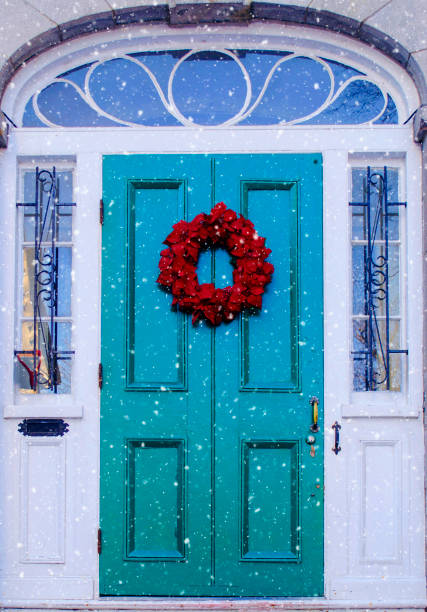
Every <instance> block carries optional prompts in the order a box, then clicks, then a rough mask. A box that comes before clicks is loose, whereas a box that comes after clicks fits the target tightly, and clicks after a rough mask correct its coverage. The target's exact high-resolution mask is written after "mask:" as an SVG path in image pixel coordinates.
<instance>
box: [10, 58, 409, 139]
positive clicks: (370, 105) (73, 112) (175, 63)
mask: <svg viewBox="0 0 427 612" xmlns="http://www.w3.org/2000/svg"><path fill="white" fill-rule="evenodd" d="M373 123H374V124H396V123H398V113H397V108H396V104H395V102H394V100H393V98H392V96H391V94H390V92H389V91H387V90H386V89H384V87H383V85H382V84H381V83H380V82H379V81H377V80H376V79H375V77H374V76H372V75H369V76H368V75H367V74H365V73H363V72H361V71H360V70H357V69H355V68H353V67H351V66H348V65H346V64H342V63H340V62H337V61H334V60H330V59H326V58H323V57H320V56H317V55H313V54H301V53H296V52H292V51H285V50H275V49H271V50H268V49H262V50H261V49H230V48H225V47H215V48H200V47H199V48H193V49H174V50H163V51H150V52H148V51H146V52H134V53H123V54H118V53H117V50H116V49H114V50H113V51H112V52H111V53H108V52H105V51H104V53H103V57H102V59H99V60H97V61H92V62H90V63H87V64H84V65H80V66H75V67H74V68H72V69H71V70H68V71H67V72H64V73H62V74H58V75H57V76H56V77H55V78H54V79H52V80H51V81H50V82H49V83H48V84H47V85H45V87H43V88H41V89H38V90H37V91H36V92H35V93H34V94H33V95H32V96H31V98H30V99H29V100H28V103H27V105H26V108H25V112H24V116H23V119H22V125H23V126H25V127H51V128H56V127H102V126H104V127H114V126H116V127H119V126H121V127H125V126H126V127H131V128H132V127H143V126H146V127H153V126H156V127H159V126H179V125H181V126H191V127H195V126H199V127H202V126H218V127H231V126H235V125H241V126H251V125H265V126H284V125H297V124H312V125H313V124H315V125H322V124H323V125H336V124H341V125H363V124H373Z"/></svg>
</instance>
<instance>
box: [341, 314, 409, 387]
mask: <svg viewBox="0 0 427 612" xmlns="http://www.w3.org/2000/svg"><path fill="white" fill-rule="evenodd" d="M388 334H389V337H388V340H389V346H390V349H391V350H393V349H396V350H399V348H400V321H395V320H391V321H389V326H388ZM370 354H372V358H370ZM387 359H388V360H389V376H388V378H389V381H390V385H389V387H388V386H387V374H386V364H387ZM401 379H402V356H401V355H400V354H393V353H389V354H388V355H387V323H386V321H385V320H384V319H382V320H377V321H375V320H374V321H373V322H372V335H371V334H370V332H369V322H368V320H367V319H356V320H354V321H353V389H354V390H355V391H375V390H382V391H385V390H387V389H389V390H390V391H400V390H401Z"/></svg>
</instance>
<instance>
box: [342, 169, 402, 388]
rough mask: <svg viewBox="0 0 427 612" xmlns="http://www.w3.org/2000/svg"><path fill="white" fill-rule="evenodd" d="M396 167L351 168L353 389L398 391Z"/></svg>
mask: <svg viewBox="0 0 427 612" xmlns="http://www.w3.org/2000/svg"><path fill="white" fill-rule="evenodd" d="M398 193H399V170H398V168H387V167H383V168H371V167H369V166H368V167H367V168H353V169H352V201H351V202H350V207H351V212H352V273H353V350H352V358H353V389H354V390H355V391H378V390H384V391H401V390H402V378H403V363H402V356H403V355H407V353H408V351H407V350H406V349H402V348H401V346H400V344H401V332H402V329H401V327H402V325H401V295H400V293H401V291H400V277H401V272H400V268H401V261H400V260H401V234H402V230H401V226H402V215H401V209H402V208H404V207H406V202H400V201H399V196H398Z"/></svg>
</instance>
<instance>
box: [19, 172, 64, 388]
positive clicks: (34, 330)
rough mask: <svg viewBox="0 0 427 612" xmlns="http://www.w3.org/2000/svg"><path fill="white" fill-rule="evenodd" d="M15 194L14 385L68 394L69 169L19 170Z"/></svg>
mask: <svg viewBox="0 0 427 612" xmlns="http://www.w3.org/2000/svg"><path fill="white" fill-rule="evenodd" d="M18 193H19V194H20V198H19V201H18V202H17V205H16V207H17V214H18V227H19V232H20V240H19V254H18V263H19V267H20V278H21V282H20V283H19V289H18V312H19V321H18V325H17V327H18V329H17V345H16V346H17V348H16V350H15V381H16V385H17V388H18V390H19V392H20V393H24V394H25V393H26V394H28V393H45V394H46V393H53V394H64V393H70V392H71V365H72V358H73V354H74V351H73V350H72V318H71V317H72V312H71V289H72V239H73V210H74V206H75V204H74V202H73V173H72V170H71V169H69V168H56V167H49V168H41V167H36V168H34V167H31V168H21V169H20V173H19V186H18Z"/></svg>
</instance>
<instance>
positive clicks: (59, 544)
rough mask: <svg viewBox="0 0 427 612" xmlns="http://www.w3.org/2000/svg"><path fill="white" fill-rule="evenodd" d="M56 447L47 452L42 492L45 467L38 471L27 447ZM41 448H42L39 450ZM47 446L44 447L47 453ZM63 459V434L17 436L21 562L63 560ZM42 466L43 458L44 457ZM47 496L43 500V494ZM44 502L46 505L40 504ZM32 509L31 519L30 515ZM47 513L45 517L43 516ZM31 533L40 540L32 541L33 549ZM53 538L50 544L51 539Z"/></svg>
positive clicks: (64, 448)
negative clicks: (48, 464) (19, 437)
mask: <svg viewBox="0 0 427 612" xmlns="http://www.w3.org/2000/svg"><path fill="white" fill-rule="evenodd" d="M32 448H33V449H43V448H44V449H56V452H55V454H56V457H55V456H54V454H53V453H52V452H51V453H50V457H48V458H49V460H50V464H51V465H50V466H49V467H50V469H51V470H52V471H51V473H50V474H49V476H50V482H49V483H48V489H49V491H48V492H46V482H47V478H48V476H47V475H46V473H45V470H42V471H41V472H42V474H43V476H42V475H41V473H40V471H39V469H40V466H39V465H37V464H36V465H35V461H34V459H32V457H31V455H32V453H31V449H32ZM42 452H43V451H42ZM48 453H49V450H45V454H48ZM65 462H66V439H64V438H46V437H40V438H22V439H21V474H20V483H21V496H20V497H21V499H20V513H19V514H20V519H21V537H20V540H21V543H22V548H21V549H20V551H21V554H20V562H21V563H65V552H64V549H65V488H66V478H65ZM44 465H45V468H46V460H45V463H44ZM43 488H44V489H45V494H46V497H43V495H41V494H40V489H42V490H43ZM47 497H48V498H49V501H47V499H46V498H47ZM46 502H47V504H48V505H49V506H50V507H49V508H45V509H44V511H43V508H44V505H45V504H46ZM32 512H34V516H33V517H32V519H33V520H32V521H31V522H30V516H31V514H32ZM47 516H48V518H47ZM35 536H37V537H38V538H39V539H41V540H42V543H43V542H44V546H43V547H42V546H40V542H36V551H32V552H31V550H30V548H31V541H32V542H33V544H34V539H35ZM52 540H53V546H52V542H51V541H52ZM49 544H50V548H51V551H50V553H49V552H48V551H46V545H49Z"/></svg>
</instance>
